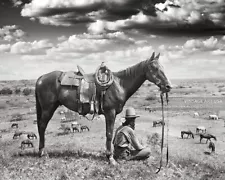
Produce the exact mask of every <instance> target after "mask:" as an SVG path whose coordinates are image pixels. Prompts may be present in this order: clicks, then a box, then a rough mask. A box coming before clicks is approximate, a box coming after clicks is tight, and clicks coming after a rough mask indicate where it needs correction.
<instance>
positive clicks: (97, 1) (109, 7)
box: [21, 0, 225, 35]
mask: <svg viewBox="0 0 225 180" xmlns="http://www.w3.org/2000/svg"><path fill="white" fill-rule="evenodd" d="M224 9H225V2H224V1H223V0H219V1H218V0H210V1H209V0H201V1H199V0H184V1H178V0H156V1H149V0H142V1H135V0H123V1H119V0H108V1H106V0H91V1H90V0H82V1H80V0H65V1H63V0H55V1H51V0H45V1H43V2H42V1H39V0H32V1H31V2H29V3H26V4H25V5H24V6H23V9H22V11H21V15H22V16H25V17H30V18H31V19H34V18H36V19H38V20H39V21H40V22H41V23H42V24H50V25H56V26H71V25H74V24H77V23H84V24H86V25H87V27H88V30H89V31H90V32H92V33H102V32H106V31H122V30H127V29H136V30H142V31H145V32H150V33H153V34H160V33H161V34H166V33H173V34H174V33H176V34H181V33H182V34H187V35H188V34H189V35H190V34H196V33H197V34H198V35H201V34H210V35H214V34H223V33H224V31H225V26H224V25H225V24H224V22H225V21H224V20H225V13H224ZM168 30H169V31H168Z"/></svg>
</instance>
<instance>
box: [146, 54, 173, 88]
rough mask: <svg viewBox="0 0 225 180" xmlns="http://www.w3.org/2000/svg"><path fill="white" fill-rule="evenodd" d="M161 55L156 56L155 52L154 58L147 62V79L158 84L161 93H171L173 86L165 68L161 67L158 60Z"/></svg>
mask: <svg viewBox="0 0 225 180" xmlns="http://www.w3.org/2000/svg"><path fill="white" fill-rule="evenodd" d="M159 56H160V54H158V55H157V56H155V52H153V53H152V56H151V57H150V59H149V60H148V61H147V62H148V65H147V72H146V78H147V79H148V80H149V81H150V82H153V83H154V84H156V85H157V86H158V87H159V88H160V91H162V92H169V91H170V89H171V84H170V82H169V80H168V78H167V77H166V75H165V73H164V70H163V67H162V66H161V65H160V63H159V61H158V59H159Z"/></svg>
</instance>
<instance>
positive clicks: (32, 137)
mask: <svg viewBox="0 0 225 180" xmlns="http://www.w3.org/2000/svg"><path fill="white" fill-rule="evenodd" d="M27 138H28V139H37V136H36V134H35V133H33V132H29V133H27Z"/></svg>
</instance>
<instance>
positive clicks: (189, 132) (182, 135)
mask: <svg viewBox="0 0 225 180" xmlns="http://www.w3.org/2000/svg"><path fill="white" fill-rule="evenodd" d="M184 134H187V138H188V137H189V136H190V137H192V138H193V139H194V138H195V137H194V134H193V133H192V132H191V131H181V137H182V139H183V138H184Z"/></svg>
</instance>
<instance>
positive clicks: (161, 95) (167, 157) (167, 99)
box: [156, 93, 169, 174]
mask: <svg viewBox="0 0 225 180" xmlns="http://www.w3.org/2000/svg"><path fill="white" fill-rule="evenodd" d="M160 98H161V105H162V121H163V123H162V142H161V157H160V166H159V168H158V170H157V171H156V174H157V173H159V171H160V170H161V168H162V158H163V144H164V126H165V118H164V101H163V93H161V94H160ZM166 102H167V119H168V103H169V97H168V93H166ZM168 122H169V121H168ZM168 132H169V124H168V123H167V151H166V165H168V161H169V146H168Z"/></svg>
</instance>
